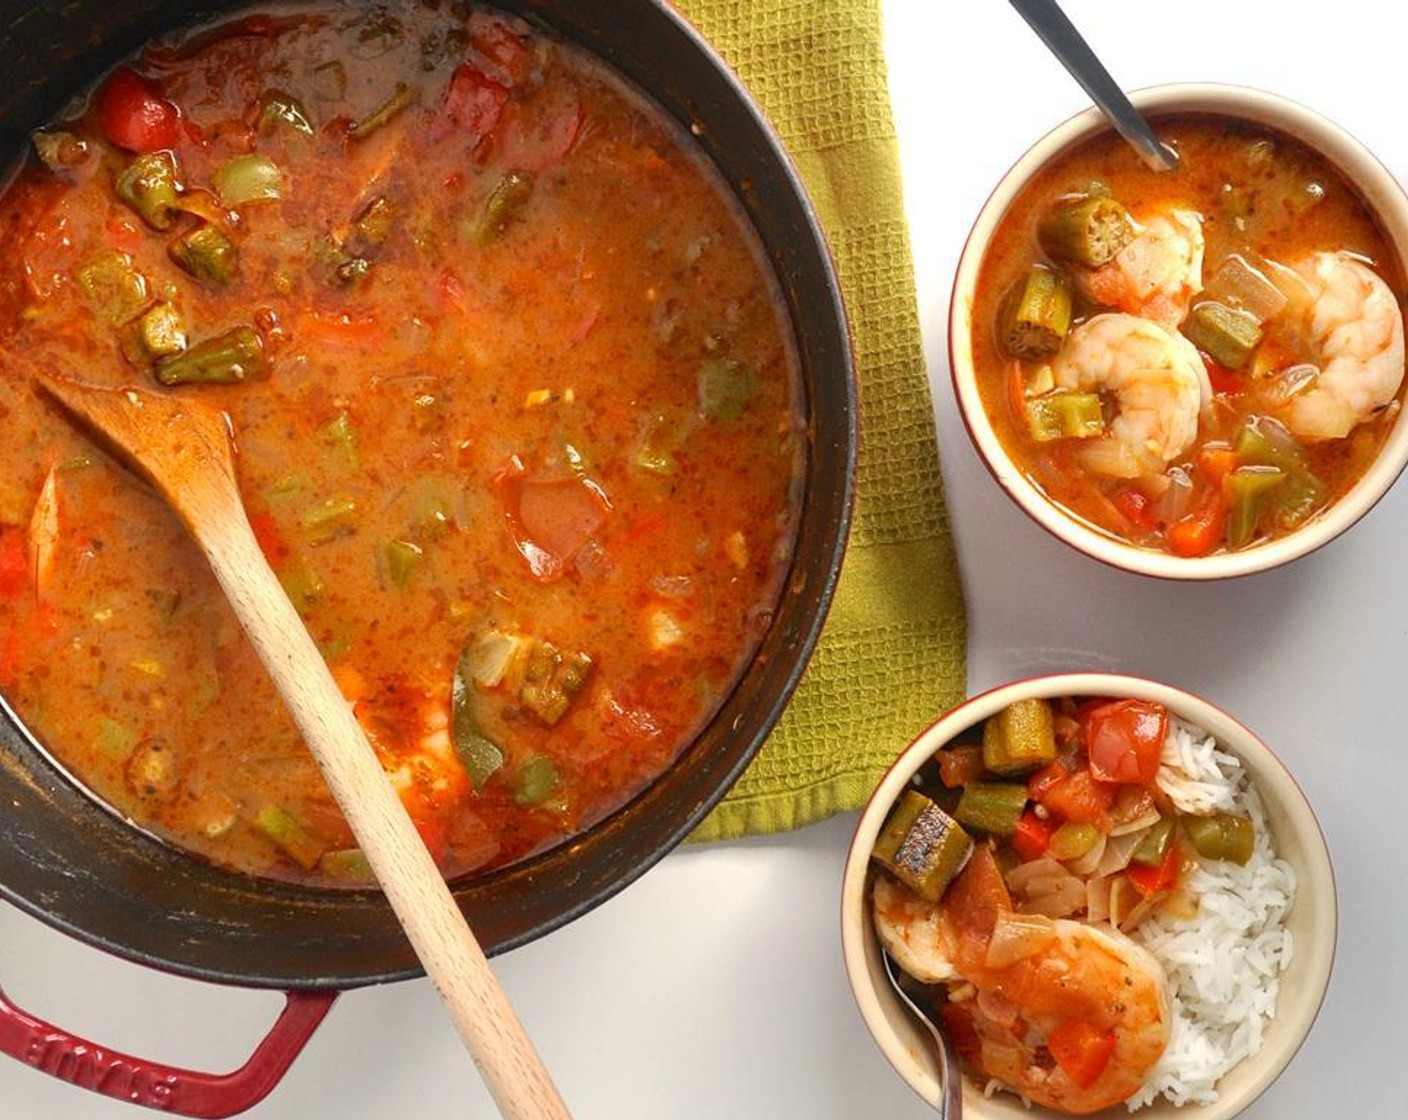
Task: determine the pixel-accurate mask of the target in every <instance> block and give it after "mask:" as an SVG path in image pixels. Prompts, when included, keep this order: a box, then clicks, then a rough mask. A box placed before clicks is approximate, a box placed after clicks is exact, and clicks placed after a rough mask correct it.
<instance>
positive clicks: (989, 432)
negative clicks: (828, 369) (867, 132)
mask: <svg viewBox="0 0 1408 1120" xmlns="http://www.w3.org/2000/svg"><path fill="white" fill-rule="evenodd" d="M1132 99H1133V101H1134V103H1135V104H1136V105H1137V106H1138V107H1139V108H1140V109H1141V110H1142V111H1144V112H1145V113H1146V114H1149V115H1157V114H1161V113H1162V114H1168V113H1188V112H1208V113H1219V114H1223V115H1225V116H1232V117H1240V118H1242V119H1245V120H1248V121H1253V122H1256V123H1259V124H1265V125H1269V126H1271V127H1273V128H1276V129H1279V130H1280V131H1281V132H1284V133H1287V134H1289V135H1291V136H1293V137H1295V138H1296V139H1298V140H1300V141H1302V142H1303V143H1305V144H1307V145H1309V146H1310V147H1311V148H1312V149H1314V150H1315V151H1317V152H1319V153H1320V154H1321V155H1322V156H1324V157H1325V158H1326V159H1328V160H1329V162H1330V163H1331V164H1332V165H1334V166H1335V167H1336V168H1338V169H1339V171H1340V172H1341V173H1342V174H1343V175H1344V176H1345V177H1346V178H1347V179H1348V180H1349V181H1350V182H1351V183H1354V184H1355V185H1356V186H1357V187H1358V189H1359V192H1360V194H1361V195H1362V196H1363V198H1364V200H1365V201H1366V202H1367V203H1368V205H1369V207H1370V209H1371V210H1372V211H1374V213H1375V214H1376V215H1377V217H1378V219H1379V222H1380V225H1381V226H1382V228H1383V230H1384V231H1385V233H1386V234H1387V236H1388V239H1389V240H1390V241H1391V242H1392V244H1393V245H1394V247H1395V248H1396V249H1397V252H1398V255H1399V258H1400V259H1401V260H1402V261H1403V262H1405V264H1408V196H1405V194H1404V191H1403V188H1402V187H1401V186H1399V184H1398V183H1397V182H1396V181H1395V180H1394V178H1393V176H1392V175H1390V174H1389V173H1388V171H1387V170H1386V169H1385V168H1384V166H1383V165H1382V164H1381V163H1379V161H1378V160H1377V159H1376V158H1375V157H1374V155H1373V154H1372V153H1370V152H1369V150H1368V149H1367V148H1365V147H1364V146H1363V145H1362V144H1360V143H1359V142H1358V141H1357V140H1355V139H1354V138H1353V137H1351V136H1350V135H1349V134H1348V133H1346V132H1344V131H1343V130H1342V129H1340V128H1339V127H1337V126H1336V125H1334V124H1332V123H1331V122H1329V121H1327V120H1326V119H1324V118H1323V117H1320V116H1318V115H1316V114H1315V113H1312V112H1311V111H1310V110H1308V109H1305V108H1303V107H1302V106H1300V105H1297V104H1295V103H1294V102H1291V101H1287V100H1285V99H1283V98H1280V97H1276V96H1274V95H1272V94H1269V93H1262V92H1260V91H1257V90H1253V89H1246V88H1242V87H1238V86H1221V85H1173V86H1159V87H1156V88H1153V89H1147V90H1143V91H1141V92H1138V93H1135V94H1133V95H1132ZM1108 128H1109V126H1108V124H1107V123H1106V121H1105V118H1104V117H1103V116H1101V114H1100V113H1099V112H1098V111H1097V110H1095V109H1090V110H1088V111H1086V112H1084V113H1081V114H1080V115H1078V116H1075V117H1072V118H1071V119H1070V120H1068V121H1066V122H1065V123H1064V124H1062V125H1060V126H1058V127H1057V128H1056V129H1054V130H1053V131H1052V132H1050V133H1049V134H1047V135H1046V136H1045V137H1044V138H1043V139H1041V140H1040V141H1038V142H1037V144H1036V145H1035V146H1034V147H1033V148H1032V149H1031V150H1030V151H1028V152H1027V153H1026V155H1024V156H1022V158H1021V159H1020V160H1018V161H1017V164H1016V166H1014V167H1013V168H1012V170H1011V171H1009V172H1008V173H1007V174H1006V175H1005V176H1004V177H1003V178H1002V181H1001V182H999V183H998V185H997V189H996V190H994V191H993V193H992V196H991V197H990V198H989V199H988V201H987V204H986V205H985V206H984V207H983V209H982V211H981V213H979V215H978V220H977V222H976V223H975V225H974V227H973V230H972V233H971V234H970V235H969V237H968V242H967V244H966V246H965V247H964V250H963V254H962V256H961V257H960V259H959V264H958V274H957V278H956V279H955V282H954V290H953V299H952V303H951V305H950V311H949V366H950V369H951V371H952V374H953V385H954V390H955V392H956V394H957V398H958V405H959V409H960V412H961V413H962V416H963V420H964V423H965V424H966V425H967V428H968V431H969V434H970V435H971V436H972V438H973V442H974V444H975V445H976V446H977V449H978V453H979V455H980V456H981V457H982V459H983V461H984V462H985V463H986V465H987V467H988V469H989V470H990V471H991V472H992V474H993V476H994V477H995V478H996V479H997V482H998V484H999V485H1000V486H1001V487H1002V488H1003V489H1004V490H1005V491H1007V493H1008V494H1009V495H1010V496H1011V497H1012V499H1013V500H1014V501H1015V502H1016V503H1017V504H1018V505H1019V506H1020V507H1021V508H1022V509H1023V510H1025V511H1026V512H1027V513H1028V514H1029V515H1030V516H1031V517H1032V518H1033V519H1034V520H1035V521H1036V522H1037V523H1038V524H1039V525H1041V526H1043V527H1044V528H1046V529H1048V530H1049V531H1050V532H1052V533H1053V534H1055V535H1056V536H1057V537H1059V538H1060V539H1061V540H1063V541H1065V542H1066V543H1068V544H1070V545H1072V546H1073V547H1075V548H1077V549H1079V550H1080V551H1082V552H1084V553H1087V554H1088V555H1090V556H1093V557H1095V558H1096V559H1097V560H1101V561H1104V562H1105V563H1107V564H1111V565H1113V566H1114V567H1117V568H1123V569H1125V570H1127V571H1133V572H1142V573H1144V574H1146V575H1152V576H1162V577H1166V578H1172V579H1190V580H1199V579H1222V578H1225V577H1228V576H1240V575H1247V574H1249V573H1252V572H1259V571H1264V570H1266V569H1268V568H1274V567H1277V566H1278V565H1281V564H1285V563H1287V562H1288V561H1291V560H1294V559H1296V558H1297V557H1300V556H1303V555H1305V554H1306V553H1308V552H1311V551H1313V550H1315V549H1317V548H1319V547H1320V546H1321V545H1324V544H1327V543H1328V542H1329V541H1331V540H1333V539H1334V538H1335V537H1337V536H1339V534H1340V533H1342V532H1344V531H1345V530H1346V529H1348V528H1349V527H1350V526H1351V525H1353V524H1354V523H1355V522H1356V521H1358V520H1359V519H1360V518H1361V517H1363V516H1364V514H1366V513H1367V512H1368V511H1369V509H1370V508H1371V507H1372V506H1373V505H1374V503H1375V502H1377V501H1378V500H1379V498H1381V497H1382V496H1383V495H1384V494H1385V492H1387V490H1388V488H1389V487H1390V486H1391V485H1392V484H1393V482H1394V480H1395V479H1396V478H1397V477H1398V475H1399V474H1400V473H1401V472H1402V470H1403V468H1404V465H1405V464H1406V463H1408V417H1405V416H1402V415H1400V417H1399V419H1398V421H1397V423H1396V425H1395V427H1394V430H1393V432H1392V434H1391V435H1390V437H1389V440H1388V442H1387V444H1386V445H1385V446H1384V448H1383V450H1382V452H1381V453H1380V455H1379V458H1378V460H1377V461H1376V462H1375V463H1374V465H1373V467H1372V468H1371V469H1370V470H1369V471H1368V473H1367V474H1365V476H1364V477H1363V478H1362V479H1360V480H1359V482H1358V483H1357V484H1356V485H1355V486H1354V488H1353V489H1352V490H1351V491H1350V492H1349V493H1347V494H1345V495H1343V496H1342V497H1341V498H1340V499H1339V501H1337V502H1336V503H1335V504H1334V505H1332V506H1331V507H1330V508H1329V509H1327V510H1326V511H1325V512H1324V513H1322V514H1321V515H1320V516H1318V517H1316V518H1313V519H1311V520H1310V521H1308V522H1307V523H1306V524H1305V525H1303V526H1301V527H1300V528H1298V529H1297V530H1296V531H1295V532H1293V533H1291V534H1289V535H1288V536H1285V537H1282V538H1280V539H1278V540H1275V541H1272V542H1269V543H1266V544H1262V545H1258V546H1254V547H1251V548H1247V549H1243V550H1241V551H1238V552H1232V553H1219V554H1216V555H1211V556H1202V557H1194V558H1184V557H1179V556H1174V555H1172V554H1169V553H1164V552H1158V551H1154V550H1152V549H1146V548H1140V547H1137V546H1134V545H1130V544H1126V543H1123V542H1121V541H1119V540H1116V539H1115V538H1113V537H1110V536H1108V535H1106V534H1105V533H1102V532H1100V531H1099V530H1096V529H1094V528H1092V527H1090V526H1089V525H1087V524H1085V523H1084V522H1082V521H1078V520H1077V519H1076V518H1074V517H1072V516H1071V515H1070V514H1068V513H1066V512H1064V511H1063V510H1062V509H1061V508H1060V507H1058V506H1057V505H1055V504H1054V503H1052V502H1051V500H1050V499H1048V498H1047V497H1046V496H1045V495H1044V494H1043V493H1042V492H1041V491H1040V490H1039V489H1038V488H1037V487H1036V486H1034V485H1033V484H1032V483H1031V482H1030V481H1028V479H1027V478H1026V476H1025V475H1023V474H1022V472H1021V471H1020V470H1019V469H1018V468H1017V467H1016V466H1015V465H1014V464H1013V462H1012V460H1011V459H1010V458H1009V456H1008V455H1007V452H1006V451H1005V450H1004V448H1003V446H1002V444H1001V442H1000V441H999V440H998V438H997V435H996V433H995V432H994V430H993V426H992V424H991V423H990V421H989V420H988V417H987V414H986V412H985V410H984V408H983V402H982V399H981V397H980V395H979V392H978V383H977V380H976V378H975V375H974V369H973V345H972V338H973V292H974V287H975V285H976V283H977V280H978V273H979V268H980V266H981V264H982V260H983V256H984V254H985V253H986V251H987V246H988V242H989V240H990V239H991V237H992V235H993V232H994V230H995V229H996V227H997V225H998V223H999V222H1000V221H1001V219H1002V216H1003V214H1004V213H1005V212H1006V211H1007V208H1008V207H1009V206H1010V205H1011V203H1012V201H1013V199H1014V198H1015V197H1016V196H1017V195H1018V193H1019V192H1020V191H1021V190H1022V188H1023V187H1024V186H1025V185H1026V184H1027V182H1028V181H1029V180H1030V179H1031V178H1032V176H1033V175H1034V174H1035V173H1036V172H1037V171H1038V170H1039V169H1040V168H1042V167H1044V166H1045V165H1046V164H1048V163H1049V162H1051V160H1053V159H1055V158H1056V157H1057V156H1059V155H1061V154H1062V153H1063V152H1066V151H1068V150H1069V149H1070V148H1072V147H1074V146H1076V145H1078V144H1080V143H1081V142H1083V141H1085V140H1087V139H1089V138H1090V137H1091V136H1094V135H1096V134H1098V133H1100V132H1104V131H1106V130H1107V129H1108ZM1131 158H1135V157H1133V156H1131Z"/></svg>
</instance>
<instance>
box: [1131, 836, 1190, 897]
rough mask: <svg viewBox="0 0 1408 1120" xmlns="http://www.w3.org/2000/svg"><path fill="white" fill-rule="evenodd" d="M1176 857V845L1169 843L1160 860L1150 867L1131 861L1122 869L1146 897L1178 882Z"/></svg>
mask: <svg viewBox="0 0 1408 1120" xmlns="http://www.w3.org/2000/svg"><path fill="white" fill-rule="evenodd" d="M1178 858H1179V857H1178V845H1177V844H1170V845H1169V846H1168V848H1167V849H1166V850H1165V851H1164V858H1163V860H1162V862H1160V863H1157V864H1155V865H1154V866H1152V867H1150V866H1148V865H1146V864H1142V863H1131V864H1130V865H1129V866H1128V867H1126V868H1125V869H1124V874H1125V878H1126V879H1128V880H1129V881H1130V882H1131V883H1133V884H1134V887H1135V889H1136V890H1137V891H1138V892H1139V893H1140V894H1141V895H1143V896H1144V897H1145V898H1148V897H1149V896H1150V895H1151V894H1157V893H1158V892H1159V891H1163V890H1168V888H1170V887H1172V886H1173V885H1174V884H1175V883H1176V882H1178Z"/></svg>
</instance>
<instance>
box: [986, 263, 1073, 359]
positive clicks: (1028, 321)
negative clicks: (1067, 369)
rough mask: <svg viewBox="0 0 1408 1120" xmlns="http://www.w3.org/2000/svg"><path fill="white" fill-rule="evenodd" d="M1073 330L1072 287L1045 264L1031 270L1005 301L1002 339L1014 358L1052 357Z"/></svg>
mask: <svg viewBox="0 0 1408 1120" xmlns="http://www.w3.org/2000/svg"><path fill="white" fill-rule="evenodd" d="M1070 329H1071V287H1070V285H1069V284H1067V283H1066V280H1065V277H1063V276H1061V274H1060V273H1058V272H1054V271H1052V270H1051V269H1049V268H1043V267H1042V266H1041V265H1033V266H1032V267H1031V268H1029V269H1028V270H1027V274H1026V275H1025V276H1023V277H1022V279H1021V280H1019V281H1018V282H1017V284H1016V286H1015V287H1014V288H1013V289H1012V291H1011V292H1010V293H1009V294H1008V296H1007V299H1006V301H1005V302H1004V304H1003V309H1002V319H1001V323H1000V325H999V328H998V338H999V339H1000V341H1001V343H1002V348H1003V349H1004V350H1006V351H1007V353H1008V354H1010V355H1011V356H1012V357H1014V358H1023V359H1036V358H1049V357H1051V356H1052V355H1053V354H1055V353H1056V351H1058V350H1060V349H1061V343H1062V341H1063V340H1064V339H1065V337H1066V332H1067V331H1069V330H1070Z"/></svg>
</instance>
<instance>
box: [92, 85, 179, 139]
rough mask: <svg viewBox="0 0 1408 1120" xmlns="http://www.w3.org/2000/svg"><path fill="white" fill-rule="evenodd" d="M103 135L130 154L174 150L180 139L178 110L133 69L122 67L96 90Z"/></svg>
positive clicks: (99, 121) (99, 122)
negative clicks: (164, 149) (165, 149)
mask: <svg viewBox="0 0 1408 1120" xmlns="http://www.w3.org/2000/svg"><path fill="white" fill-rule="evenodd" d="M98 124H99V126H100V127H101V128H102V130H103V135H104V136H106V137H107V138H108V140H109V141H110V142H111V143H113V144H116V145H117V146H118V147H119V148H126V149H127V150H128V151H130V152H155V151H157V150H159V149H162V148H174V147H175V146H176V145H177V143H178V142H179V141H180V139H181V111H180V110H179V109H177V108H176V106H175V104H173V103H172V102H170V101H168V100H167V99H166V98H164V97H162V96H161V94H160V93H159V92H158V91H157V89H156V87H155V86H153V85H152V83H151V82H149V81H147V79H146V78H143V77H142V76H141V75H140V74H138V73H137V72H136V71H134V70H129V69H127V68H126V67H123V68H122V69H120V70H114V71H113V73H112V76H111V77H109V78H108V80H107V81H106V82H105V83H104V84H103V88H102V89H101V90H99V91H98Z"/></svg>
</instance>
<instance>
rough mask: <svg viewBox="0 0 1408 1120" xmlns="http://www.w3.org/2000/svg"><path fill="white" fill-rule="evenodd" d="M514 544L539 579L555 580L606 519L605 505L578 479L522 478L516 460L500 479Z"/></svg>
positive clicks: (522, 475) (590, 488)
mask: <svg viewBox="0 0 1408 1120" xmlns="http://www.w3.org/2000/svg"><path fill="white" fill-rule="evenodd" d="M498 486H499V495H500V498H501V499H502V501H503V505H504V513H505V515H506V516H507V518H508V524H509V529H510V531H511V532H512V533H513V539H514V543H515V544H516V545H517V546H518V551H519V552H520V553H521V554H522V555H523V558H524V559H525V560H527V561H528V567H529V570H530V571H531V572H532V573H533V575H534V576H536V577H537V578H538V579H540V580H542V581H544V582H548V581H551V580H555V579H557V578H558V577H559V576H561V575H562V574H563V572H564V571H565V570H566V567H567V564H568V563H569V562H570V561H571V560H572V558H573V557H574V556H575V555H576V554H577V553H578V552H579V551H580V550H581V548H582V546H583V545H585V544H586V543H587V541H588V540H590V539H591V538H592V536H593V535H594V534H595V533H596V532H597V530H599V529H600V528H601V527H602V525H603V524H604V523H605V521H606V510H607V508H608V507H607V504H606V499H605V498H604V497H602V494H601V492H600V491H599V490H598V489H597V488H596V487H595V486H593V485H592V484H591V483H589V482H586V481H585V480H583V479H580V478H578V477H576V476H575V475H572V476H569V477H567V478H553V479H533V478H527V477H525V475H524V473H523V469H522V467H521V465H520V464H518V463H517V461H516V460H515V463H514V465H512V466H511V467H510V468H509V470H507V471H505V472H504V473H503V474H502V475H500V476H499V479H498Z"/></svg>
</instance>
